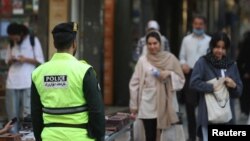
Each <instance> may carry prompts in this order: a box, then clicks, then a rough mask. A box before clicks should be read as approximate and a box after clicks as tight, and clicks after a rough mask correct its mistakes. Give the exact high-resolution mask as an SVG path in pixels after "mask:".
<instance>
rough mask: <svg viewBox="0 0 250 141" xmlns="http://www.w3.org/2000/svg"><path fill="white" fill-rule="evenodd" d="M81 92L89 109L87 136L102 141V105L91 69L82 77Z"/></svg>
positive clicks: (103, 121)
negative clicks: (88, 131)
mask: <svg viewBox="0 0 250 141" xmlns="http://www.w3.org/2000/svg"><path fill="white" fill-rule="evenodd" d="M83 92H84V97H85V99H86V101H87V106H88V109H89V110H88V112H89V122H88V125H89V130H90V133H89V135H90V136H92V137H93V138H96V140H97V141H102V140H103V138H104V135H105V115H104V104H103V100H102V95H101V90H100V86H99V83H98V81H97V79H96V75H95V73H94V69H93V68H90V69H89V70H88V71H87V72H86V74H85V76H84V79H83Z"/></svg>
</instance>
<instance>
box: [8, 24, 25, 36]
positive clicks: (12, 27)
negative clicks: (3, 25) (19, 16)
mask: <svg viewBox="0 0 250 141" xmlns="http://www.w3.org/2000/svg"><path fill="white" fill-rule="evenodd" d="M7 33H8V34H9V35H20V36H26V35H28V34H29V29H28V28H27V27H26V26H25V25H23V24H18V23H10V24H9V26H8V27H7Z"/></svg>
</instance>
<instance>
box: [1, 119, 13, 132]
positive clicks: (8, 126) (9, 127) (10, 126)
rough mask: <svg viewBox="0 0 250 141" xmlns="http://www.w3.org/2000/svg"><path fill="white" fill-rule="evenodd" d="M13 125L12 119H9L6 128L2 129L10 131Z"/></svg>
mask: <svg viewBox="0 0 250 141" xmlns="http://www.w3.org/2000/svg"><path fill="white" fill-rule="evenodd" d="M12 127H13V125H11V121H9V122H8V123H7V124H6V125H5V126H4V128H3V129H2V132H3V133H5V132H8V131H9V130H10V129H11V128H12Z"/></svg>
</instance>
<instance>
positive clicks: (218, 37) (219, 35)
mask: <svg viewBox="0 0 250 141" xmlns="http://www.w3.org/2000/svg"><path fill="white" fill-rule="evenodd" d="M219 41H223V42H224V43H225V48H226V50H227V51H229V48H230V39H229V37H228V36H227V34H226V33H224V32H216V33H215V34H213V35H212V39H211V41H210V43H209V49H208V52H212V50H213V49H214V48H215V47H216V45H217V43H218V42H219Z"/></svg>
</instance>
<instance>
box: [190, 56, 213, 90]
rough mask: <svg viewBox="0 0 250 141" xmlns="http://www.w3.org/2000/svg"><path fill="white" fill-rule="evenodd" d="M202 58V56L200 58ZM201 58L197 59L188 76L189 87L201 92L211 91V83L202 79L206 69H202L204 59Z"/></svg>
mask: <svg viewBox="0 0 250 141" xmlns="http://www.w3.org/2000/svg"><path fill="white" fill-rule="evenodd" d="M201 59H203V58H201ZM201 59H199V60H198V61H197V62H196V64H195V66H194V68H193V72H192V75H191V78H190V87H191V88H192V89H194V90H196V91H198V92H202V93H211V92H213V85H212V84H208V83H206V82H205V81H204V78H203V76H204V74H203V73H205V72H206V71H205V70H204V68H205V67H204V66H203V65H205V64H204V61H202V60H201Z"/></svg>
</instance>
